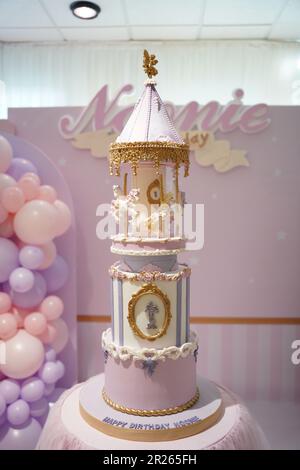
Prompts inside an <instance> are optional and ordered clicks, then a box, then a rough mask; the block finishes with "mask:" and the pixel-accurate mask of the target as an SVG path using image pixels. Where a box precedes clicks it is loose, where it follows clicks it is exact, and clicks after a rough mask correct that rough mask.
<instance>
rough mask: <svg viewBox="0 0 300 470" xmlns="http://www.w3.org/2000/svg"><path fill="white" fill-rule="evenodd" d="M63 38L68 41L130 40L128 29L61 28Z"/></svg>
mask: <svg viewBox="0 0 300 470" xmlns="http://www.w3.org/2000/svg"><path fill="white" fill-rule="evenodd" d="M61 32H62V34H63V37H64V38H65V39H66V40H68V41H126V40H128V39H129V34H128V30H127V28H122V27H115V28H104V27H103V28H61Z"/></svg>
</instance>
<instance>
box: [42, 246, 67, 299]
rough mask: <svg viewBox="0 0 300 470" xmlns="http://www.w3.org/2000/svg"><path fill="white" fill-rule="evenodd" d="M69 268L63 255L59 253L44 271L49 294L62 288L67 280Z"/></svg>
mask: <svg viewBox="0 0 300 470" xmlns="http://www.w3.org/2000/svg"><path fill="white" fill-rule="evenodd" d="M68 275H69V268H68V265H67V263H66V261H65V260H64V258H62V256H59V255H57V256H56V258H55V260H54V262H53V263H52V265H51V266H50V267H49V268H48V269H45V270H44V271H43V276H44V278H45V281H46V284H47V292H48V294H52V293H53V292H55V291H57V290H58V289H61V288H62V287H63V286H64V285H65V283H66V282H67V279H68Z"/></svg>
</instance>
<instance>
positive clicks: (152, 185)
mask: <svg viewBox="0 0 300 470" xmlns="http://www.w3.org/2000/svg"><path fill="white" fill-rule="evenodd" d="M154 188H158V189H159V192H161V188H160V182H159V180H158V179H157V178H156V180H154V181H152V183H150V184H149V186H148V188H147V200H148V202H149V204H159V205H160V204H161V194H159V199H157V200H155V199H153V197H152V196H151V191H152V189H154Z"/></svg>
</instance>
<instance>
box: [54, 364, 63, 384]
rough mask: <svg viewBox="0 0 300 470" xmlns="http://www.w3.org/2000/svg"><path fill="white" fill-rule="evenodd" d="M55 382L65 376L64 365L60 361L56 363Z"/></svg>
mask: <svg viewBox="0 0 300 470" xmlns="http://www.w3.org/2000/svg"><path fill="white" fill-rule="evenodd" d="M55 364H56V372H57V380H59V379H61V378H62V377H63V376H64V375H65V365H64V364H63V363H62V362H61V361H56V363H55Z"/></svg>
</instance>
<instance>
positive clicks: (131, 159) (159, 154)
mask: <svg viewBox="0 0 300 470" xmlns="http://www.w3.org/2000/svg"><path fill="white" fill-rule="evenodd" d="M109 153H110V167H109V168H110V174H111V175H113V174H115V175H117V176H120V166H121V163H129V164H130V166H131V169H132V172H133V174H134V175H136V174H137V168H138V165H139V162H142V161H143V162H149V161H150V162H153V165H154V168H155V169H156V173H157V175H159V167H160V163H161V162H171V163H174V165H175V167H176V168H179V167H180V166H181V165H183V166H184V176H188V174H189V165H190V160H189V146H188V145H187V144H177V143H176V142H158V141H155V142H122V143H118V142H115V143H113V144H111V145H110V150H109Z"/></svg>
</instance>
